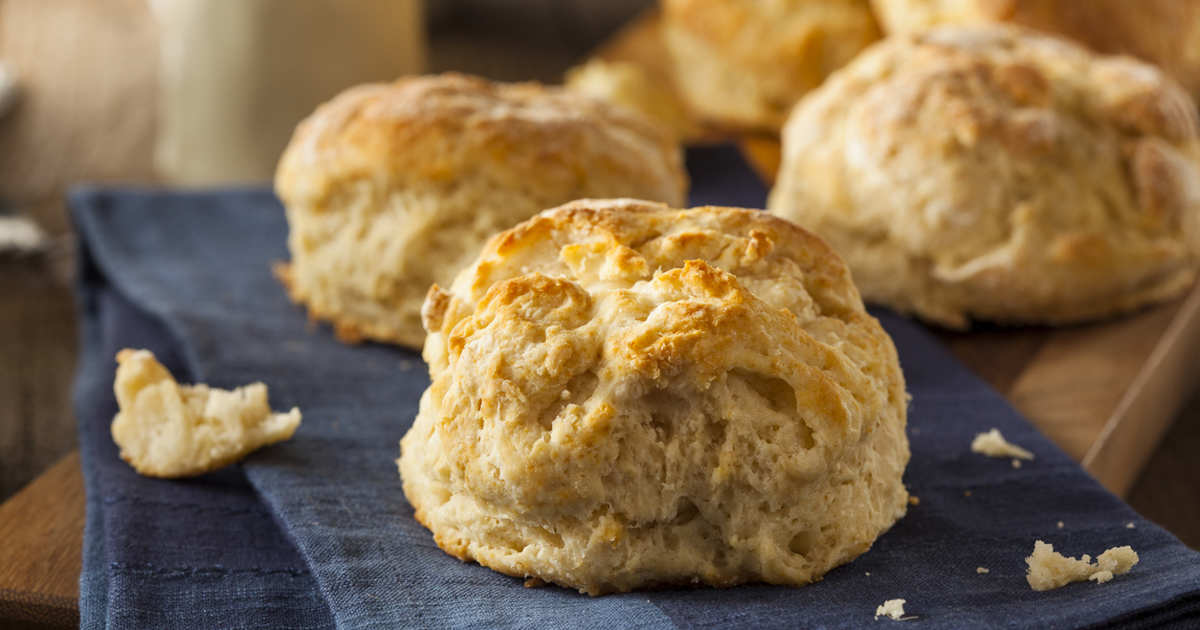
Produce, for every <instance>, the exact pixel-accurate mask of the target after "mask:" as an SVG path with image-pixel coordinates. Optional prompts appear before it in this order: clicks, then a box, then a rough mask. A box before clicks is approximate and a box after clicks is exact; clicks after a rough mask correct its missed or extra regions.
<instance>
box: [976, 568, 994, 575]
mask: <svg viewBox="0 0 1200 630" xmlns="http://www.w3.org/2000/svg"><path fill="white" fill-rule="evenodd" d="M975 572H976V573H978V574H980V575H983V574H984V573H991V572H992V571H991V569H988V568H986V567H975Z"/></svg>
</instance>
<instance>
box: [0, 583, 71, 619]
mask: <svg viewBox="0 0 1200 630" xmlns="http://www.w3.org/2000/svg"><path fill="white" fill-rule="evenodd" d="M18 621H19V622H25V623H31V624H39V625H43V626H49V627H64V628H66V627H79V601H78V600H76V599H66V598H62V597H57V596H52V595H41V594H38V593H29V592H25V591H14V590H11V589H7V588H0V626H4V627H7V624H8V623H9V622H18Z"/></svg>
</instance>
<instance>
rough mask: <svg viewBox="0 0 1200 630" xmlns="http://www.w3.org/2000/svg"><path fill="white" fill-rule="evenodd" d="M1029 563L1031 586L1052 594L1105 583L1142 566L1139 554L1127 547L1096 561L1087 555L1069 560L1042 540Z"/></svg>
mask: <svg viewBox="0 0 1200 630" xmlns="http://www.w3.org/2000/svg"><path fill="white" fill-rule="evenodd" d="M1025 563H1026V564H1027V565H1029V571H1028V572H1027V573H1026V575H1025V579H1026V581H1028V582H1029V586H1030V587H1031V588H1032V589H1033V590H1035V591H1048V590H1050V589H1055V588H1059V587H1060V586H1065V585H1067V584H1070V583H1071V582H1082V581H1084V580H1092V581H1094V582H1096V583H1097V584H1103V583H1105V582H1107V581H1109V580H1111V579H1113V576H1114V575H1121V574H1123V573H1128V572H1129V570H1130V569H1131V568H1133V566H1134V565H1135V564H1137V563H1138V555H1137V552H1136V551H1134V550H1133V549H1132V548H1131V547H1129V546H1128V545H1126V546H1124V547H1113V548H1111V549H1108V550H1106V551H1105V552H1104V553H1102V554H1100V557H1099V558H1096V561H1095V562H1092V558H1091V556H1089V555H1087V554H1084V555H1083V557H1082V558H1079V559H1075V558H1068V557H1066V556H1064V555H1062V554H1060V553H1058V552H1056V551H1054V545H1051V544H1049V543H1045V542H1042V541H1040V540H1039V541H1036V542H1035V543H1034V545H1033V553H1032V554H1031V555H1030V556H1029V557H1028V558H1026V559H1025Z"/></svg>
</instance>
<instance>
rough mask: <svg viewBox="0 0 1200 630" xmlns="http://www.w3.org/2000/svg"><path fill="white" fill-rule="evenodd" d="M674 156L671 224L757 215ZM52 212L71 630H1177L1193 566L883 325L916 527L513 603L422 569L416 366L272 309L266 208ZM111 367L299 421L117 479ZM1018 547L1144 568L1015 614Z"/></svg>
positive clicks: (235, 196) (1198, 588) (749, 195)
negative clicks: (155, 375) (899, 626)
mask: <svg viewBox="0 0 1200 630" xmlns="http://www.w3.org/2000/svg"><path fill="white" fill-rule="evenodd" d="M688 157H689V167H690V170H691V174H692V179H693V186H694V188H695V190H694V193H693V203H696V204H701V203H724V204H741V205H747V206H761V205H762V203H763V201H764V199H765V192H766V191H765V189H764V187H763V185H762V184H761V183H760V182H759V181H758V179H757V178H756V177H755V176H754V175H753V173H751V172H750V171H749V170H748V169H747V168H746V166H745V164H744V163H743V162H742V161H741V159H740V157H739V156H738V154H737V153H736V151H734V150H733V149H732V148H729V147H719V148H710V149H703V150H695V151H692V152H690V153H689V156H688ZM72 206H73V211H74V218H75V221H76V225H77V227H78V231H79V235H80V243H81V247H80V260H81V270H80V281H79V305H80V309H81V322H82V323H81V326H82V336H83V346H82V348H83V351H82V356H81V359H80V365H79V372H78V375H77V383H76V390H75V405H76V410H77V413H78V418H79V431H80V448H81V451H82V454H83V466H84V473H85V478H86V485H87V531H86V536H85V544H84V556H85V558H84V568H83V574H82V576H81V578H80V586H81V617H82V622H83V626H84V627H86V628H98V627H113V628H126V627H155V628H175V627H188V628H216V627H220V628H234V627H254V628H266V627H282V628H323V627H329V626H332V625H336V626H338V627H343V628H396V627H464V626H468V627H594V628H623V627H653V628H659V627H721V628H724V627H734V626H743V625H745V626H754V627H779V628H798V627H828V628H835V627H857V626H866V625H870V624H874V623H876V622H875V621H874V613H875V608H876V606H878V605H879V604H881V603H883V602H884V601H885V600H888V599H894V598H904V599H906V600H907V601H908V603H907V606H906V611H907V612H908V614H911V615H915V616H916V619H915V620H914V621H912V622H910V623H917V624H920V625H921V626H923V627H930V628H965V627H992V626H996V627H1013V628H1023V627H1030V628H1044V627H1055V628H1067V627H1087V626H1099V625H1106V624H1119V625H1122V626H1124V627H1159V626H1162V625H1177V624H1187V623H1192V624H1195V623H1197V621H1196V619H1197V617H1196V615H1198V614H1200V554H1197V553H1195V552H1193V551H1190V550H1188V549H1187V548H1186V547H1184V546H1183V545H1182V544H1181V543H1180V542H1179V541H1178V540H1177V539H1176V538H1175V537H1173V536H1171V535H1170V534H1169V533H1167V532H1165V531H1163V530H1162V529H1160V528H1159V527H1157V526H1155V525H1153V524H1152V523H1149V522H1148V521H1145V520H1143V519H1142V518H1140V517H1138V515H1137V514H1135V513H1134V512H1133V511H1132V510H1131V509H1130V508H1129V507H1128V506H1126V505H1125V504H1123V503H1122V502H1121V501H1120V500H1118V499H1117V498H1116V497H1114V496H1112V495H1111V494H1109V493H1108V492H1106V491H1105V490H1104V489H1103V488H1101V487H1100V486H1099V485H1098V484H1097V483H1096V482H1095V481H1093V480H1092V479H1091V478H1090V477H1088V476H1087V475H1086V474H1085V473H1084V472H1083V471H1082V470H1081V469H1080V468H1079V467H1078V466H1077V465H1076V464H1075V463H1073V462H1072V461H1071V460H1070V459H1068V458H1067V457H1066V456H1065V455H1064V454H1063V453H1062V452H1061V451H1059V449H1057V448H1056V447H1055V446H1054V445H1052V444H1051V443H1050V442H1048V441H1047V440H1046V439H1045V438H1044V437H1042V436H1041V435H1040V434H1038V432H1037V431H1036V430H1035V429H1034V428H1033V427H1032V426H1031V425H1030V424H1029V423H1028V422H1027V421H1025V420H1024V419H1022V418H1021V417H1020V416H1019V415H1018V414H1017V413H1015V412H1014V411H1013V410H1012V408H1011V407H1009V406H1008V404H1007V403H1006V402H1005V401H1004V400H1003V399H1001V398H1000V397H999V396H998V395H997V394H996V393H995V392H993V391H992V390H991V389H989V388H988V387H987V386H986V385H985V384H983V383H982V382H981V381H979V380H978V379H977V378H976V377H974V376H973V375H972V374H970V373H969V372H968V371H967V370H966V369H965V368H963V367H962V366H961V365H960V364H959V363H958V362H957V361H955V360H954V358H953V357H951V356H950V355H949V354H947V353H946V352H945V351H944V350H943V349H942V348H941V346H940V345H939V344H938V343H937V342H936V341H935V340H933V339H932V338H931V337H930V336H929V335H928V334H927V333H925V332H924V331H923V329H921V328H920V327H919V326H918V325H916V324H913V323H911V322H909V321H907V320H904V319H901V318H898V317H895V316H892V315H890V314H887V313H882V312H881V313H877V315H878V316H879V317H880V319H881V321H882V322H883V324H884V326H885V327H886V328H887V330H888V331H889V332H890V333H891V335H892V336H893V338H894V339H895V342H896V346H897V347H898V349H899V352H900V359H901V363H902V365H903V367H904V371H905V375H906V377H907V379H908V388H909V391H910V392H911V394H912V397H913V400H912V405H911V408H910V413H909V429H908V430H909V437H910V439H911V442H912V462H911V464H910V465H909V468H908V471H907V474H906V483H907V484H908V487H909V489H910V491H911V492H912V494H914V495H916V496H918V497H920V504H919V505H917V506H914V507H911V508H910V509H909V513H908V516H906V517H905V518H904V519H902V520H901V521H900V522H899V523H898V524H897V525H896V526H895V527H894V528H893V529H892V530H891V531H889V532H887V533H885V534H884V535H883V536H882V537H881V538H880V539H879V540H878V541H877V542H876V544H875V546H874V547H873V548H872V549H871V550H870V551H869V552H867V553H866V554H864V555H863V556H862V557H860V558H858V559H857V560H855V561H854V562H852V563H850V564H848V565H845V566H843V567H840V568H838V569H835V570H833V571H832V572H830V573H829V574H828V575H827V576H826V577H825V579H824V580H823V581H821V582H819V583H817V584H814V585H811V586H806V587H804V588H786V587H772V586H745V587H737V588H730V589H723V590H717V589H707V588H701V589H678V590H664V591H654V592H636V593H629V594H624V595H610V596H606V597H600V598H592V597H587V596H584V595H580V594H578V593H575V592H574V591H569V590H566V589H561V588H557V587H547V588H533V589H531V588H525V587H524V586H523V585H522V581H521V580H518V579H514V578H510V577H506V576H503V575H500V574H498V573H494V572H492V571H491V570H489V569H486V568H483V567H480V566H477V565H474V564H466V563H462V562H459V561H458V560H455V559H454V558H452V557H450V556H448V555H446V554H444V553H442V552H441V551H440V550H438V548H437V547H436V546H435V545H434V544H433V540H432V537H431V535H430V534H429V532H428V531H426V530H425V529H424V528H423V527H421V526H420V525H418V524H417V522H416V521H415V520H413V518H412V509H411V508H410V507H409V505H408V503H407V502H406V501H405V499H404V495H403V494H402V492H401V489H400V479H399V477H398V474H397V472H396V466H395V463H394V460H395V458H396V457H397V456H398V454H399V448H398V441H399V439H400V437H401V436H402V435H403V434H404V432H405V430H406V429H407V428H408V426H409V424H410V423H411V422H412V419H413V417H414V415H415V414H416V411H417V401H418V398H419V396H420V394H421V392H422V391H423V389H424V388H425V386H426V385H427V384H428V377H427V375H426V371H425V367H424V364H423V363H422V362H421V360H420V357H419V356H418V355H417V354H416V353H413V352H409V351H405V350H401V349H398V348H393V347H384V346H379V345H371V344H366V345H361V346H353V347H351V346H346V345H343V344H341V343H338V342H337V341H336V340H335V339H334V338H333V336H332V335H331V333H330V331H329V330H328V328H327V327H325V326H315V325H312V324H311V323H309V322H308V321H307V319H306V316H305V313H304V311H303V310H302V309H300V308H299V307H297V306H295V305H293V304H291V303H290V302H288V300H287V298H286V297H285V295H284V292H283V290H282V288H281V287H280V286H279V284H278V283H277V282H276V281H275V279H274V278H273V277H272V276H271V272H270V266H271V264H272V263H273V262H274V261H278V260H282V259H284V258H286V250H285V247H284V240H285V236H286V232H287V227H286V224H285V221H284V216H283V211H282V208H281V207H280V206H279V203H278V202H277V201H276V199H275V198H274V196H272V195H271V193H270V192H268V191H266V190H240V191H224V192H211V193H170V192H159V191H105V190H81V191H78V192H76V193H75V194H74V195H73V198H72ZM122 347H145V348H149V349H151V350H153V351H154V352H155V353H156V354H157V355H158V356H159V357H160V359H162V360H163V362H164V363H165V364H166V365H167V367H169V368H170V369H171V370H172V371H173V372H174V374H175V375H176V376H177V377H178V378H179V379H180V380H181V381H183V382H192V381H203V382H207V383H209V384H211V385H214V386H220V387H233V386H237V385H242V384H245V383H248V382H251V381H263V382H265V383H267V385H268V386H269V387H270V396H271V403H272V405H273V407H275V408H277V409H286V408H289V407H291V406H293V405H297V406H299V407H300V408H301V410H302V411H303V413H304V421H303V424H302V425H301V427H300V429H299V431H298V432H297V433H296V435H295V437H294V438H293V439H292V440H291V441H288V442H285V443H282V444H278V445H275V446H272V447H269V448H267V449H265V450H263V451H260V452H258V453H255V454H253V455H251V456H250V457H249V458H248V459H247V460H245V462H244V463H243V464H241V465H238V466H234V467H231V468H228V469H226V470H223V471H220V472H217V473H214V474H210V475H206V476H203V477H200V478H197V479H192V480H187V481H166V480H158V479H147V478H142V477H139V476H138V475H137V474H135V473H134V472H133V470H132V469H130V468H129V467H128V466H126V465H125V464H124V463H123V462H121V461H120V460H119V458H118V456H117V449H116V447H115V446H114V445H113V443H112V440H111V438H110V436H109V432H108V426H109V423H110V422H111V420H112V416H113V414H114V412H115V410H116V403H115V402H114V400H113V395H112V377H113V370H114V368H115V364H114V362H113V356H114V354H115V353H116V351H117V350H118V349H120V348H122ZM992 427H998V428H999V429H1000V430H1001V431H1002V432H1003V433H1004V435H1005V436H1006V437H1008V438H1009V439H1010V440H1012V441H1014V442H1016V443H1018V444H1021V445H1023V446H1025V447H1027V448H1029V449H1030V450H1032V451H1033V452H1034V453H1035V454H1036V456H1037V458H1036V459H1035V460H1033V461H1032V462H1028V463H1026V464H1025V465H1024V466H1023V467H1021V468H1019V469H1014V468H1012V467H1011V465H1010V464H1009V461H1008V460H1006V459H991V458H987V457H982V456H980V455H977V454H973V453H971V452H970V448H969V446H970V443H971V439H972V438H973V436H974V435H975V434H976V433H979V432H982V431H986V430H988V429H990V428H992ZM968 493H969V494H968ZM1058 521H1062V522H1063V523H1064V527H1063V528H1062V529H1059V528H1057V527H1056V523H1057V522H1058ZM1128 523H1132V524H1133V528H1132V529H1130V528H1128V527H1127V524H1128ZM1035 539H1042V540H1046V541H1047V542H1051V543H1053V544H1054V545H1055V547H1056V548H1057V549H1058V550H1059V551H1062V552H1064V553H1066V554H1068V555H1076V556H1078V555H1081V554H1083V553H1090V554H1092V555H1096V554H1097V553H1099V552H1100V551H1102V550H1104V549H1106V548H1107V547H1111V546H1117V545H1125V544H1128V545H1132V546H1133V547H1134V549H1136V550H1137V552H1138V553H1139V554H1140V555H1141V563H1140V564H1138V565H1137V566H1136V567H1135V568H1134V569H1133V571H1132V572H1130V573H1129V574H1127V575H1124V576H1120V577H1118V578H1117V579H1115V580H1114V581H1112V582H1110V583H1108V584H1104V585H1097V584H1093V583H1090V582H1089V583H1083V584H1074V585H1070V586H1067V587H1065V588H1061V589H1058V590H1054V591H1048V592H1034V591H1032V590H1031V589H1030V588H1029V586H1028V585H1027V584H1026V582H1025V577H1024V576H1025V562H1024V559H1025V557H1026V556H1028V555H1029V553H1030V552H1031V551H1032V549H1033V542H1034V540H1035ZM980 566H982V567H986V568H988V569H990V572H989V573H986V574H980V573H977V572H976V567H980ZM1189 620H1190V621H1189ZM877 623H892V622H891V621H885V620H880V621H879V622H877Z"/></svg>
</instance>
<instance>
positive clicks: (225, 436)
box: [112, 349, 300, 477]
mask: <svg viewBox="0 0 1200 630" xmlns="http://www.w3.org/2000/svg"><path fill="white" fill-rule="evenodd" d="M117 364H118V365H117V374H116V378H115V379H114V382H113V391H114V392H115V393H116V396H117V404H118V405H119V407H120V412H118V413H117V415H116V417H115V418H113V423H112V437H113V441H114V442H116V443H117V446H118V447H120V449H121V459H123V460H125V461H126V462H127V463H128V464H129V465H130V466H132V467H133V468H134V470H137V471H138V472H139V473H140V474H143V475H146V476H149V477H192V476H195V475H200V474H204V473H206V472H209V471H213V470H216V469H218V468H221V467H223V466H227V465H229V464H232V463H233V462H235V461H238V460H240V459H242V458H244V457H245V456H246V455H249V454H250V453H251V452H252V451H254V450H257V449H259V448H262V447H263V446H266V445H268V444H274V443H276V442H282V441H283V440H286V439H288V438H290V437H292V434H293V433H295V431H296V428H297V427H299V426H300V410H299V409H296V408H294V407H293V408H292V410H291V411H289V412H287V413H271V408H270V407H269V406H268V405H267V386H266V385H263V384H262V383H252V384H250V385H246V386H245V387H239V388H237V389H235V390H233V391H227V390H224V389H216V388H210V387H209V386H207V385H204V384H197V385H180V384H179V383H177V382H176V381H175V379H174V378H173V377H172V376H171V374H170V372H168V371H167V369H166V368H165V367H163V366H162V364H160V363H159V362H158V361H157V360H155V358H154V355H153V354H152V353H150V351H148V350H129V349H126V350H122V351H121V352H120V353H118V354H117Z"/></svg>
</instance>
